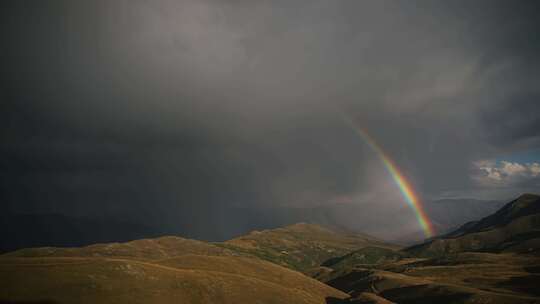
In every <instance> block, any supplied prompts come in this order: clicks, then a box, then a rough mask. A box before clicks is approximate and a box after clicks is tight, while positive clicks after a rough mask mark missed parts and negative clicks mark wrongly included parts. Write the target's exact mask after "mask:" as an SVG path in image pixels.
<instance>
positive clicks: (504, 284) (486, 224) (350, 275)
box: [316, 194, 540, 304]
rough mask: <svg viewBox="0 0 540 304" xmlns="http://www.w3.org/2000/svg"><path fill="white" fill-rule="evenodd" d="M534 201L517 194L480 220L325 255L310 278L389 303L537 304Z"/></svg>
mask: <svg viewBox="0 0 540 304" xmlns="http://www.w3.org/2000/svg"><path fill="white" fill-rule="evenodd" d="M539 198H540V197H538V196H536V195H530V194H527V195H522V196H520V197H519V198H517V199H516V200H514V201H512V202H510V203H508V204H507V205H505V206H504V207H503V208H501V209H500V210H499V211H497V212H495V213H494V214H492V215H490V216H488V217H485V218H484V219H482V220H480V221H477V222H471V223H468V224H466V225H464V226H463V227H461V228H460V229H458V230H456V231H454V232H452V233H449V234H447V235H443V236H440V237H437V238H435V239H434V240H432V241H429V242H426V243H423V244H420V245H417V246H413V247H409V248H406V249H403V250H400V251H393V250H389V249H385V248H376V247H367V248H363V249H360V250H356V251H354V252H351V253H349V254H347V255H344V256H343V257H340V258H333V259H330V260H328V261H326V262H325V263H323V265H324V266H326V268H325V271H321V272H319V273H317V276H316V277H317V278H318V279H319V280H321V281H323V282H326V283H328V284H329V285H330V286H333V287H335V288H337V289H340V290H341V291H343V292H346V293H348V294H350V295H351V300H350V301H352V299H355V298H358V299H359V301H360V298H365V295H366V294H374V295H376V296H378V297H379V298H383V299H385V300H388V301H391V302H395V303H448V304H452V303H471V304H472V303H495V304H506V303H508V304H510V303H512V304H513V303H524V304H525V303H540V292H539V291H538V282H540V256H539V255H538V252H540V243H538V241H537V240H538V228H539V225H538V223H539V221H538V215H539V206H540V201H539ZM467 251H468V252H467ZM472 251H476V252H472ZM488 251H490V252H488ZM360 302H361V301H360ZM364 302H365V301H364ZM351 303H354V302H351ZM361 303H362V302H361Z"/></svg>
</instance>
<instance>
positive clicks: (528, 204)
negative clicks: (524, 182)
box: [466, 194, 540, 233]
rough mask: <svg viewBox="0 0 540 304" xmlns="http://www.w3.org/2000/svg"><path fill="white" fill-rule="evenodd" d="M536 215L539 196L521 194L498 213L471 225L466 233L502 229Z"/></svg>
mask: <svg viewBox="0 0 540 304" xmlns="http://www.w3.org/2000/svg"><path fill="white" fill-rule="evenodd" d="M537 213H540V196H538V195H535V194H522V195H521V196H519V197H518V198H517V199H515V200H513V201H511V202H510V203H508V204H506V205H505V206H503V207H502V208H501V209H499V211H497V212H495V213H494V214H492V215H490V216H487V217H485V218H483V219H481V220H480V221H478V222H477V223H476V224H475V225H471V226H470V227H469V229H467V230H466V233H472V232H480V231H485V230H489V229H493V228H497V227H502V226H505V225H507V224H508V223H510V222H511V221H513V220H515V219H517V218H520V217H523V216H528V215H532V214H537ZM466 225H467V224H466Z"/></svg>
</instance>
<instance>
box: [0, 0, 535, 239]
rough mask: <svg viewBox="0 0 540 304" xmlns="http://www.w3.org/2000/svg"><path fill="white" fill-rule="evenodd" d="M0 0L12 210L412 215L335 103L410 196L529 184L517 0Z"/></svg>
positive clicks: (528, 27)
mask: <svg viewBox="0 0 540 304" xmlns="http://www.w3.org/2000/svg"><path fill="white" fill-rule="evenodd" d="M2 6H3V7H2V8H1V9H0V11H1V13H0V14H1V20H2V26H1V27H0V35H1V39H2V42H1V43H0V62H1V66H2V69H1V71H0V75H1V95H0V98H1V105H0V106H1V111H0V130H1V131H0V132H1V138H2V140H1V142H0V153H1V155H2V157H1V161H0V166H1V167H0V169H1V171H2V175H1V179H0V187H1V189H0V192H1V194H0V200H1V201H2V202H5V204H6V206H8V207H9V208H11V209H14V210H15V211H20V210H23V211H25V212H59V213H67V214H91V215H101V216H109V215H114V216H118V215H122V216H126V217H130V218H135V219H138V220H140V219H141V218H144V219H145V220H147V221H150V222H155V223H158V224H163V225H168V227H172V228H171V229H173V230H174V231H178V232H179V233H185V234H188V235H195V236H200V237H204V238H219V237H220V236H221V235H219V233H218V232H217V231H222V230H224V229H225V230H227V227H230V226H234V225H235V224H237V223H238V222H242V221H245V219H244V218H242V217H244V215H239V216H238V217H235V216H234V213H233V212H225V211H224V210H231V208H233V207H234V208H254V209H257V208H259V207H260V208H262V209H263V208H268V207H275V206H285V207H291V206H294V207H313V206H320V205H332V204H342V203H343V202H346V203H350V204H355V205H357V206H362V205H363V204H364V205H365V206H366V208H365V213H366V214H365V215H369V214H371V213H373V214H379V215H381V218H387V219H388V223H383V224H384V229H386V230H388V229H390V230H392V229H394V230H395V229H399V227H398V226H397V225H398V224H399V225H401V224H403V223H409V224H410V225H415V224H414V223H415V221H414V217H413V215H412V213H407V212H405V213H404V212H403V210H404V209H405V210H406V206H405V203H404V202H403V198H402V197H401V195H400V194H399V192H398V190H397V188H396V187H395V185H394V184H393V183H392V181H391V179H390V177H389V175H388V173H387V172H386V171H385V169H384V167H383V166H382V164H381V163H380V161H379V159H378V158H377V157H376V155H374V154H373V151H371V150H370V149H369V148H368V147H367V146H366V145H365V143H364V142H363V141H362V139H361V138H359V137H358V136H357V135H356V134H355V132H354V131H353V130H351V129H350V127H348V125H347V124H346V123H345V122H344V121H343V116H342V115H343V114H342V113H345V115H346V116H348V117H349V118H350V119H353V120H355V121H356V122H357V124H358V125H359V126H361V127H363V128H365V129H367V130H368V132H369V133H370V134H371V135H372V136H373V137H374V138H375V139H376V140H377V142H378V143H379V144H380V145H381V146H382V147H383V148H384V149H385V150H386V152H387V153H388V155H389V156H390V157H392V158H393V159H394V161H395V163H396V164H397V165H398V166H399V167H400V168H401V169H402V171H403V172H404V174H405V175H406V176H407V177H408V178H409V179H410V181H411V183H412V184H413V185H414V186H415V188H416V190H417V192H418V193H419V194H420V195H421V197H422V198H423V199H424V200H432V199H437V198H441V197H476V198H486V199H487V198H489V199H507V198H510V197H512V196H515V195H517V194H519V193H522V192H526V191H528V192H539V191H538V189H540V165H539V163H540V100H539V97H540V74H539V71H540V69H539V68H540V61H539V58H540V57H539V56H538V54H540V40H539V39H538V30H539V21H538V20H540V8H539V6H538V4H537V3H536V2H535V1H519V2H515V1H446V2H443V1H379V0H377V1H205V0H203V1H201V0H197V1H195V0H193V1H172V0H171V1H167V0H159V1H151V2H149V1H91V2H83V1H39V2H35V1H3V3H2ZM262 209H261V210H262ZM231 214H232V215H231ZM397 216H399V217H401V218H402V220H401V222H400V223H398V224H396V221H395V220H394V219H395V218H396V217H397ZM270 222H272V221H271V220H270ZM276 222H277V221H276ZM392 225H394V226H392ZM207 226H213V227H212V228H206V227H207ZM235 227H236V226H235ZM381 227H383V225H381ZM234 229H240V230H241V228H234ZM234 229H233V230H234ZM381 229H383V228H381ZM234 232H236V230H234ZM230 233H233V232H232V230H231V232H230ZM389 233H390V232H389ZM387 234H388V233H387ZM390 234H391V233H390Z"/></svg>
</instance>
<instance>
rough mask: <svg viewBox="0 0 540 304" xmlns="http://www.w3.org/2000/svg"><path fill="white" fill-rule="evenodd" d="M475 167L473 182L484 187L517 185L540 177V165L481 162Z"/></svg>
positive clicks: (475, 164)
mask: <svg viewBox="0 0 540 304" xmlns="http://www.w3.org/2000/svg"><path fill="white" fill-rule="evenodd" d="M473 167H474V172H473V175H472V178H473V180H475V181H476V182H477V183H479V184H480V185H483V186H510V185H516V184H520V183H523V182H527V181H530V180H532V179H535V178H537V177H539V176H540V164H539V163H518V162H509V161H504V160H503V161H500V162H495V161H492V160H480V161H477V162H474V163H473Z"/></svg>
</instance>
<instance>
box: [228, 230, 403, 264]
mask: <svg viewBox="0 0 540 304" xmlns="http://www.w3.org/2000/svg"><path fill="white" fill-rule="evenodd" d="M218 245H219V246H222V247H223V248H226V249H229V250H232V251H236V252H240V253H244V254H251V255H254V256H257V257H259V258H261V259H264V260H267V261H271V262H273V263H276V264H279V265H282V266H285V267H288V268H291V269H295V270H298V271H302V272H307V271H309V270H310V269H312V268H316V267H319V266H320V265H321V264H322V263H323V262H324V261H326V260H328V259H330V258H334V257H339V256H343V255H345V254H348V253H350V252H352V251H354V250H358V249H361V248H364V247H368V246H379V247H381V248H388V249H396V248H398V247H397V246H393V245H389V244H387V243H384V242H382V241H380V240H377V239H375V238H372V237H370V236H366V235H358V234H351V233H343V232H338V231H334V230H331V229H328V228H324V227H321V226H318V225H312V224H305V223H300V224H295V225H291V226H287V227H283V228H278V229H272V230H264V231H254V232H251V233H250V234H248V235H246V236H241V237H238V238H235V239H232V240H230V241H227V242H224V243H222V244H218Z"/></svg>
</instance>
